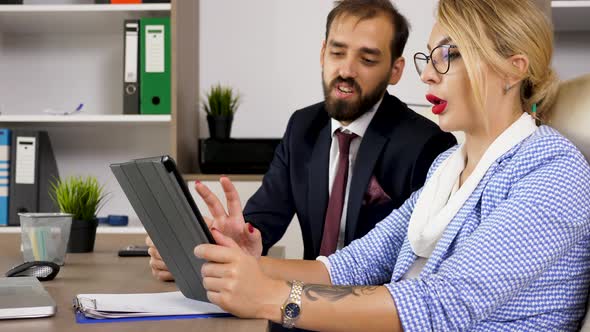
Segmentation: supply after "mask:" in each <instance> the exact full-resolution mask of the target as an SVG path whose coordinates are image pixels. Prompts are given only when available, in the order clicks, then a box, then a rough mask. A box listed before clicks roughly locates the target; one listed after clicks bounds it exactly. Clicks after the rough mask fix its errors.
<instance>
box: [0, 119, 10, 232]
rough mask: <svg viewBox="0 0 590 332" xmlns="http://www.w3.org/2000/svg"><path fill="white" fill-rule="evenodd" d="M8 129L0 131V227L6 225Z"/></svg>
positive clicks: (8, 182)
mask: <svg viewBox="0 0 590 332" xmlns="http://www.w3.org/2000/svg"><path fill="white" fill-rule="evenodd" d="M9 184H10V129H0V226H7V225H8V200H9V196H8V188H9Z"/></svg>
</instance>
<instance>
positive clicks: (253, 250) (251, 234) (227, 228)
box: [195, 177, 262, 258]
mask: <svg viewBox="0 0 590 332" xmlns="http://www.w3.org/2000/svg"><path fill="white" fill-rule="evenodd" d="M219 182H220V183H221V187H222V188H223V192H224V194H225V199H226V201H227V213H226V211H225V209H224V208H223V205H222V204H221V202H220V201H219V199H218V198H217V196H215V194H213V193H212V192H211V190H209V188H207V186H205V185H204V184H202V183H200V182H199V181H197V182H195V190H196V191H197V193H198V194H199V196H201V198H203V200H204V201H205V203H206V204H207V207H208V208H209V212H210V213H211V216H212V217H213V223H212V224H211V225H209V228H215V229H217V230H218V231H220V232H221V233H223V234H224V235H226V236H227V237H230V238H231V239H233V240H234V241H235V242H236V243H237V244H238V245H239V247H240V248H242V250H244V252H246V253H248V254H250V255H252V256H254V257H255V258H259V257H260V256H261V255H262V237H261V235H260V231H259V230H258V229H256V228H255V227H253V226H252V225H251V224H249V223H246V221H245V220H244V215H243V214H242V203H241V202H240V196H239V195H238V191H237V190H236V188H235V187H234V185H233V184H232V182H231V181H230V180H229V179H228V178H227V177H221V178H220V179H219Z"/></svg>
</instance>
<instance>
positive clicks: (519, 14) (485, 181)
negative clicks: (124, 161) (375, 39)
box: [195, 0, 590, 331]
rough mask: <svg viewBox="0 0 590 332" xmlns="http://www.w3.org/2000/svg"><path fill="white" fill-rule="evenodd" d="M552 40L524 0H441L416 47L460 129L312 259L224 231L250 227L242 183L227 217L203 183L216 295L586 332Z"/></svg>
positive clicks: (462, 324) (584, 235)
mask: <svg viewBox="0 0 590 332" xmlns="http://www.w3.org/2000/svg"><path fill="white" fill-rule="evenodd" d="M552 45H553V39H552V29H551V26H550V24H549V23H548V21H547V19H546V18H545V17H544V15H543V14H542V13H541V12H540V11H539V10H538V9H537V8H536V7H535V6H534V5H533V4H532V3H531V2H530V1H528V0H518V1H515V0H441V1H440V4H439V7H438V12H437V23H436V25H435V26H434V28H433V30H432V33H431V35H430V39H429V41H428V52H425V53H417V54H416V55H415V58H414V60H415V65H416V68H417V70H418V72H419V73H420V75H421V78H422V80H423V81H424V82H425V83H426V84H428V86H429V94H428V96H427V99H428V100H429V101H430V102H431V103H433V104H434V106H433V108H432V111H433V112H434V113H435V114H437V115H438V117H439V121H440V126H441V128H442V129H443V130H445V131H462V132H464V133H465V142H464V143H463V144H461V145H460V146H456V147H454V148H451V149H450V150H448V151H447V152H445V153H443V154H442V155H440V156H439V157H438V159H436V161H435V162H434V163H433V165H432V167H431V169H430V171H429V174H428V178H427V182H426V184H425V185H424V187H423V188H422V189H420V190H418V191H417V192H415V193H414V194H413V195H412V196H411V197H410V198H409V199H408V200H407V201H406V202H405V203H404V204H403V205H402V206H401V207H400V208H399V209H397V210H394V211H393V212H391V214H390V215H389V216H388V217H387V218H386V219H384V220H383V221H382V222H381V223H379V224H378V225H377V226H376V228H375V229H374V230H372V231H371V232H370V233H369V234H367V235H366V236H365V237H363V238H361V239H359V240H357V241H354V242H353V243H351V244H350V245H349V246H347V247H345V248H343V249H342V250H340V251H338V252H336V253H335V254H333V255H331V256H329V257H319V258H318V260H316V261H286V260H275V259H271V258H266V257H262V258H257V257H253V256H250V255H248V254H247V252H248V248H247V243H248V241H238V242H239V243H241V247H240V246H239V245H238V244H236V242H235V241H234V240H233V239H232V238H230V237H226V236H225V235H223V234H224V233H225V234H230V232H226V231H225V230H226V229H230V228H232V227H233V228H236V229H241V228H240V227H242V226H243V225H231V224H228V223H231V222H232V220H233V219H232V218H231V215H232V214H234V213H241V211H240V203H239V200H238V198H237V193H236V192H235V189H234V188H233V186H232V185H231V183H229V181H228V180H227V179H224V180H222V184H223V186H224V189H225V191H226V195H227V198H228V206H229V207H230V210H231V211H229V217H228V215H226V214H225V212H224V211H223V208H222V207H221V205H220V203H219V201H218V200H217V198H216V197H215V196H214V195H212V194H211V192H210V191H209V190H208V189H207V188H206V187H205V186H203V185H202V184H197V185H196V187H197V190H198V192H199V194H201V196H203V198H204V199H205V200H206V202H207V203H208V205H209V207H210V210H211V212H212V214H213V217H214V218H215V223H214V224H213V227H214V228H213V231H212V232H213V234H214V236H215V238H216V240H217V241H218V243H219V245H201V246H198V247H196V248H195V254H196V255H197V256H199V257H201V258H204V259H206V260H208V261H209V262H208V263H207V264H205V265H204V267H203V269H202V274H203V277H204V279H203V283H204V286H205V287H206V288H207V290H208V297H209V299H210V300H211V301H212V302H213V303H216V304H218V305H220V306H221V307H223V308H225V309H226V310H228V311H230V312H232V313H234V314H235V315H237V316H240V317H257V318H265V319H269V320H273V321H275V322H282V323H283V324H284V325H285V326H288V327H291V326H295V327H300V328H305V329H317V330H341V331H353V330H357V331H377V330H389V331H401V330H406V331H431V330H432V331H455V330H461V331H463V330H470V331H529V330H530V331H540V330H541V331H544V330H551V331H558V330H559V331H563V330H575V329H576V328H577V326H578V323H579V321H580V320H581V319H582V316H583V314H584V311H585V303H586V295H587V293H588V284H589V277H590V265H589V264H590V249H589V248H590V167H589V166H588V163H587V162H586V160H585V159H584V157H583V156H582V154H581V153H580V152H579V151H578V150H577V149H576V147H575V146H574V145H572V143H570V142H569V141H568V140H567V139H566V138H564V137H563V136H562V135H561V134H560V133H559V132H557V131H556V130H555V129H552V128H551V127H549V126H547V125H544V124H543V123H544V122H545V121H546V119H547V117H548V115H549V113H548V112H549V110H550V107H551V104H552V102H553V99H554V96H555V92H556V86H557V80H556V78H555V74H554V72H553V70H552V69H551V68H550V63H551V57H552ZM539 124H540V125H539ZM242 228H244V227H242ZM218 229H219V230H222V231H223V232H221V231H219V230H218ZM244 229H245V228H244ZM244 232H245V235H243V236H246V237H247V236H248V234H247V233H246V232H247V231H244ZM234 237H235V236H234Z"/></svg>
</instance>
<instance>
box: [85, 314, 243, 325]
mask: <svg viewBox="0 0 590 332" xmlns="http://www.w3.org/2000/svg"><path fill="white" fill-rule="evenodd" d="M75 316H76V323H78V324H96V323H123V322H139V321H146V320H173V319H201V318H221V317H233V316H232V315H231V314H202V315H179V316H177V315H173V316H147V317H127V318H106V319H94V318H89V317H86V316H84V314H83V313H81V312H80V311H76V312H75Z"/></svg>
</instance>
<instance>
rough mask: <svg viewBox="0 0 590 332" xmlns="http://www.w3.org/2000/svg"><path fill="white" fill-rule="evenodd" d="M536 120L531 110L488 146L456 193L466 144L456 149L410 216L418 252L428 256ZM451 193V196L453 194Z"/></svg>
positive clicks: (410, 232) (410, 231)
mask: <svg viewBox="0 0 590 332" xmlns="http://www.w3.org/2000/svg"><path fill="white" fill-rule="evenodd" d="M536 129H537V126H536V125H535V120H534V119H533V118H532V117H531V116H530V115H529V114H527V113H523V115H522V116H521V117H520V118H519V119H518V120H516V121H515V122H514V123H513V124H512V125H511V126H510V127H508V129H506V130H505V131H504V132H503V133H502V134H500V136H498V138H496V140H494V142H493V143H492V144H491V145H490V147H489V148H488V149H487V150H486V152H485V153H484V155H483V156H482V158H481V160H480V161H479V162H478V163H477V166H476V167H475V170H473V172H472V173H471V175H470V176H469V178H468V179H467V181H465V183H464V184H463V185H462V186H461V188H459V190H458V191H457V192H456V193H455V194H454V195H453V196H452V197H450V195H451V191H452V190H453V186H454V185H455V183H457V181H458V179H459V176H460V175H461V172H462V171H463V169H464V168H465V156H466V153H465V151H464V149H465V147H464V145H463V144H462V145H461V146H460V147H459V148H458V149H457V150H455V151H454V152H453V153H452V154H451V155H450V156H449V157H448V158H447V159H446V160H444V161H443V162H442V163H441V164H440V166H439V167H438V168H437V169H436V171H435V172H434V174H433V175H432V176H431V177H430V179H429V180H428V182H426V184H425V185H424V189H423V190H422V193H421V194H420V196H419V197H418V201H417V202H416V205H415V207H414V211H413V212H412V216H411V217H410V223H409V226H408V239H409V241H410V245H411V247H412V250H413V251H414V253H415V254H416V255H417V256H419V257H425V258H428V257H430V255H431V254H432V251H433V250H434V248H435V246H436V243H437V242H438V240H439V239H440V238H441V237H442V234H443V232H444V230H445V229H446V227H447V225H448V224H449V223H450V222H451V220H452V219H453V218H454V217H455V215H456V214H457V212H458V211H459V209H460V208H461V207H462V206H463V204H464V203H465V202H466V201H467V199H468V198H469V196H471V194H472V193H473V191H474V190H475V188H476V187H477V185H478V184H479V182H480V181H481V179H482V178H483V176H484V175H485V174H486V172H487V171H488V169H489V168H490V166H491V165H492V164H493V163H494V162H495V161H496V160H497V159H498V158H499V157H501V156H502V155H504V154H505V153H506V152H508V151H509V150H510V149H512V148H513V147H514V146H515V145H517V144H518V143H520V142H522V141H523V140H524V139H525V138H527V137H529V136H530V135H531V134H533V133H534V132H535V130H536ZM449 197H450V198H449Z"/></svg>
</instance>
